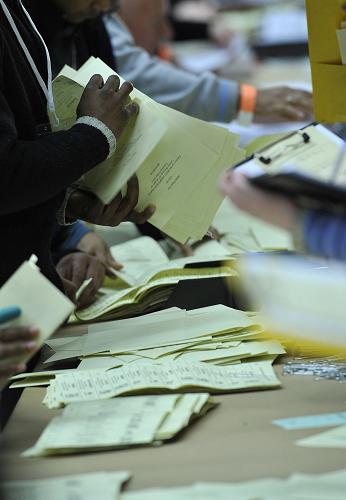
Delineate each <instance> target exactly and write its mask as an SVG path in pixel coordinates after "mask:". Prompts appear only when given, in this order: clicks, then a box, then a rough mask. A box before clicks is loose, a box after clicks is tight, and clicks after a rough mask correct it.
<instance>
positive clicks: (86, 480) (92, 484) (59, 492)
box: [0, 471, 130, 500]
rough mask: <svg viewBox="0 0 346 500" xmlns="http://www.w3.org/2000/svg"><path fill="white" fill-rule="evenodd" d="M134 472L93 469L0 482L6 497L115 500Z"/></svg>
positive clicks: (0, 491) (0, 490)
mask: <svg viewBox="0 0 346 500" xmlns="http://www.w3.org/2000/svg"><path fill="white" fill-rule="evenodd" d="M129 479H130V473H129V472H126V471H121V472H91V473H88V474H78V475H71V476H63V477H54V478H50V479H35V480H32V481H6V482H2V483H1V484H0V497H1V498H3V499H5V500H18V499H25V500H47V499H48V498H49V500H72V499H73V500H95V499H96V498H98V497H99V495H100V491H102V500H115V499H117V498H118V495H119V493H120V491H121V487H122V485H123V483H125V482H126V481H128V480H129Z"/></svg>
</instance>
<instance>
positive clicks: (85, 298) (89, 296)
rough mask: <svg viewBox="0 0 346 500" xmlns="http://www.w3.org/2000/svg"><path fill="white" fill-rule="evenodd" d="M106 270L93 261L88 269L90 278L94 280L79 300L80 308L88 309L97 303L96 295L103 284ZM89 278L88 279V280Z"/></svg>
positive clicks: (95, 260)
mask: <svg viewBox="0 0 346 500" xmlns="http://www.w3.org/2000/svg"><path fill="white" fill-rule="evenodd" d="M105 273H106V269H105V267H104V266H103V265H102V264H101V263H100V262H98V261H97V259H92V260H91V261H90V265H89V268H88V273H87V274H88V278H93V280H92V282H91V283H90V284H89V286H88V287H87V288H86V289H85V290H84V292H83V293H82V295H81V297H79V299H78V307H87V306H88V305H90V304H92V303H93V302H94V301H95V298H96V293H97V291H98V290H99V288H100V287H101V286H102V284H103V280H104V277H105ZM88 278H87V279H88Z"/></svg>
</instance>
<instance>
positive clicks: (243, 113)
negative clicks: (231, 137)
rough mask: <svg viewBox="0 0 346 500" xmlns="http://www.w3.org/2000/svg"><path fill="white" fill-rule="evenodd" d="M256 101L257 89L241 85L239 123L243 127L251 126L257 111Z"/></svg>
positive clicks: (244, 84)
mask: <svg viewBox="0 0 346 500" xmlns="http://www.w3.org/2000/svg"><path fill="white" fill-rule="evenodd" d="M256 99H257V89H256V87H253V86H252V85H247V84H246V83H242V84H241V85H240V106H239V114H238V122H239V123H240V124H241V125H244V126H249V125H250V124H251V122H252V120H253V115H254V112H255V109H256Z"/></svg>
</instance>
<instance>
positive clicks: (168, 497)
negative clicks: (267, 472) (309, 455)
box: [120, 470, 346, 500]
mask: <svg viewBox="0 0 346 500" xmlns="http://www.w3.org/2000/svg"><path fill="white" fill-rule="evenodd" d="M345 488H346V471H345V470H342V471H337V472H329V473H327V474H319V475H309V474H294V475H292V476H291V477H290V478H288V479H258V480H256V481H247V482H241V483H240V482H239V483H196V484H194V485H192V486H185V487H181V488H156V489H148V490H143V491H134V492H129V493H123V494H122V495H121V497H120V498H121V500H215V499H217V500H230V499H234V500H254V499H256V500H278V499H280V500H317V499H319V500H326V499H328V500H344V498H345Z"/></svg>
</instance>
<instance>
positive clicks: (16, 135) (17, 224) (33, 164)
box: [0, 0, 109, 286]
mask: <svg viewBox="0 0 346 500" xmlns="http://www.w3.org/2000/svg"><path fill="white" fill-rule="evenodd" d="M46 2H47V3H48V0H45V1H44V2H40V3H41V4H42V5H44V4H45V3H46ZM6 4H7V6H8V8H9V9H10V11H11V13H12V15H13V17H14V19H15V22H16V25H17V27H18V29H19V31H20V33H21V35H22V37H23V39H24V41H25V43H26V45H27V47H28V49H29V51H30V52H31V55H32V56H33V58H34V60H35V62H36V65H37V67H38V69H39V71H40V73H41V75H42V77H43V78H44V79H45V80H46V79H47V69H46V60H45V54H44V50H43V47H42V45H41V43H40V41H39V39H38V37H37V35H36V34H35V33H34V32H33V30H32V28H31V26H30V24H29V22H28V21H27V19H26V17H25V16H24V14H23V11H22V9H21V7H20V5H19V3H18V0H6ZM46 107H47V106H46V99H45V96H44V95H43V93H42V90H41V88H40V87H39V85H38V83H37V80H36V78H35V76H34V74H33V71H32V69H31V67H30V66H29V63H28V61H27V59H26V57H25V55H24V53H23V51H22V49H21V48H20V46H19V44H18V42H17V39H16V37H15V35H14V33H13V31H12V29H11V27H10V25H9V23H8V21H7V19H6V17H5V15H4V13H3V10H2V8H1V7H0V224H1V245H0V286H1V284H2V283H4V281H5V280H6V279H7V278H8V277H9V276H10V275H11V274H12V273H13V272H14V271H15V270H16V268H17V267H18V266H19V265H20V264H21V263H22V262H23V261H24V260H26V259H28V258H29V257H30V255H31V254H33V253H35V254H36V255H37V256H38V258H39V266H40V267H41V270H42V271H43V272H44V273H45V274H46V276H48V277H49V278H50V279H51V280H52V281H53V282H55V283H56V284H58V285H60V282H59V279H58V277H57V275H56V273H55V270H54V267H53V264H52V259H51V255H50V242H51V238H52V232H53V228H54V224H55V218H56V212H57V210H58V208H59V207H60V205H61V203H62V201H63V198H64V195H65V190H66V187H67V186H69V185H70V184H72V183H73V182H75V181H76V180H77V179H78V178H79V177H80V176H81V175H83V174H84V173H85V172H87V171H88V170H90V169H91V168H92V167H94V166H95V165H97V164H98V163H100V162H101V161H103V160H104V159H105V158H106V157H107V155H108V152H109V146H108V143H107V141H106V139H105V137H104V136H103V134H102V133H101V132H99V131H98V130H96V129H94V128H92V127H88V126H85V125H75V126H74V127H73V128H72V129H71V130H69V131H66V132H59V133H54V134H48V135H45V136H43V137H39V136H38V127H39V126H40V125H41V124H44V123H47V122H48V118H47V114H46Z"/></svg>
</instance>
